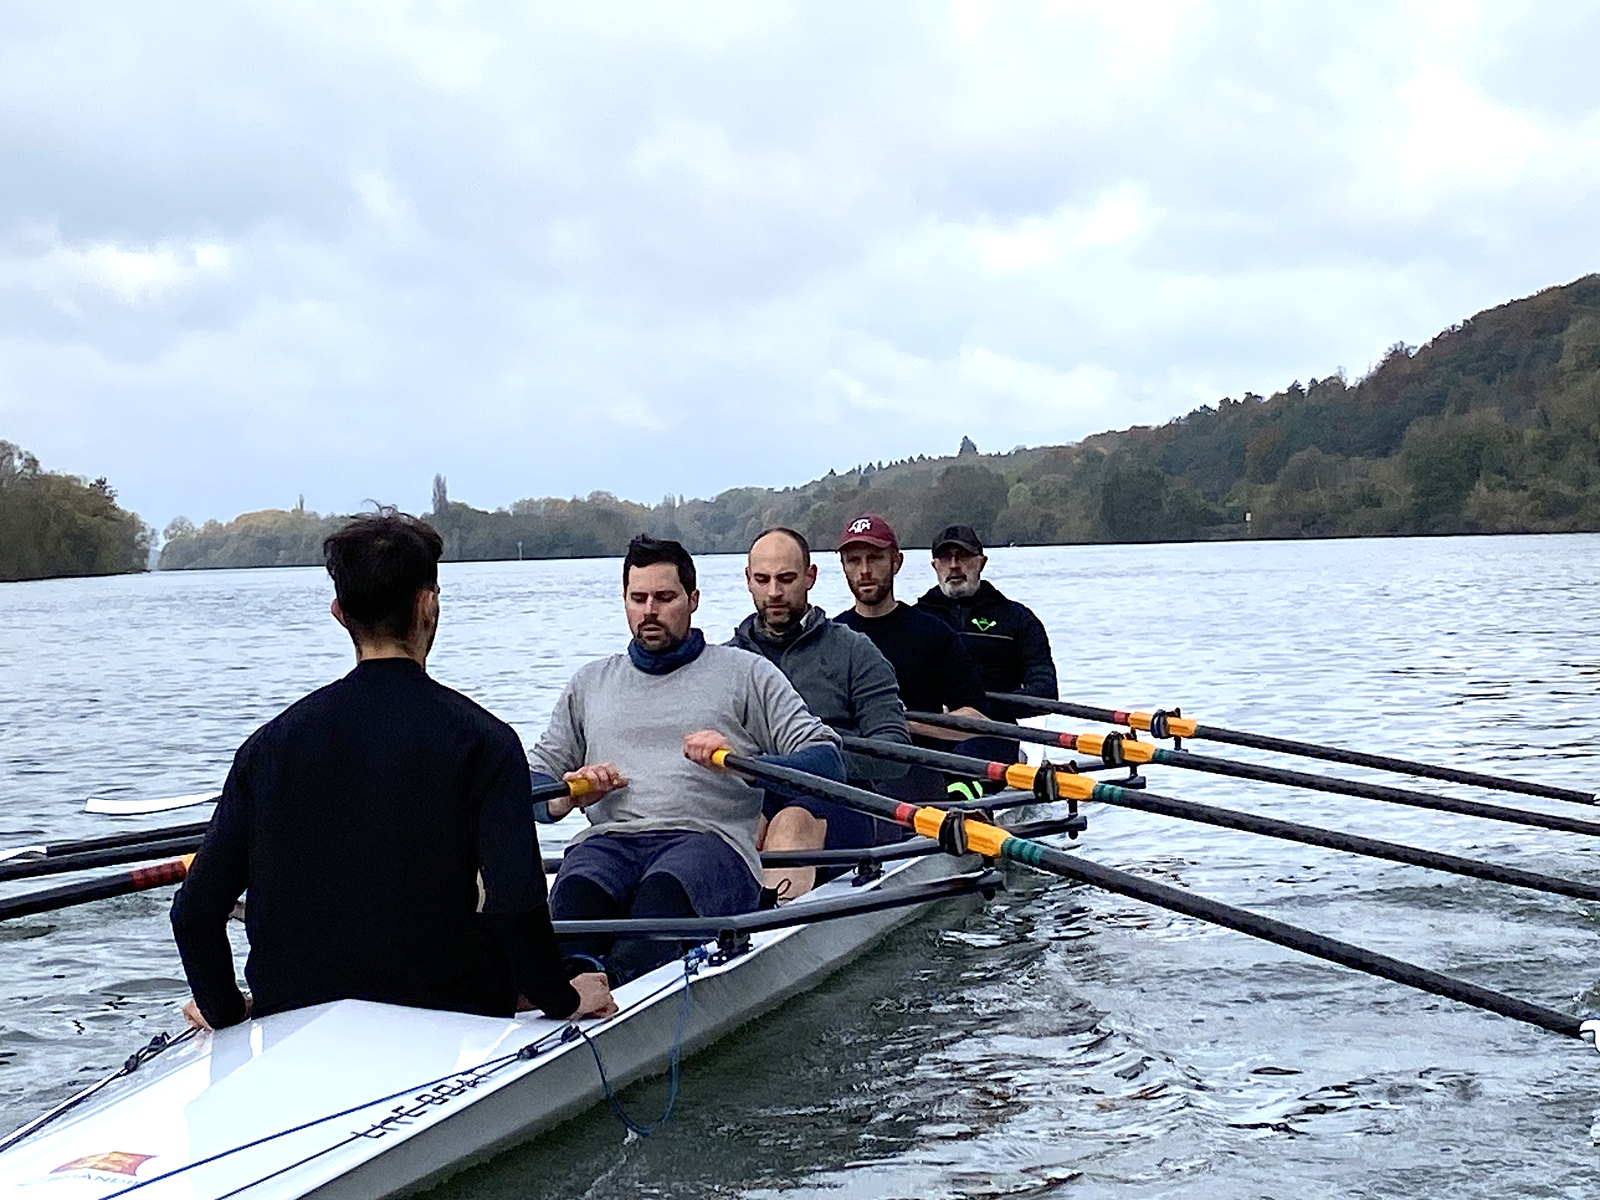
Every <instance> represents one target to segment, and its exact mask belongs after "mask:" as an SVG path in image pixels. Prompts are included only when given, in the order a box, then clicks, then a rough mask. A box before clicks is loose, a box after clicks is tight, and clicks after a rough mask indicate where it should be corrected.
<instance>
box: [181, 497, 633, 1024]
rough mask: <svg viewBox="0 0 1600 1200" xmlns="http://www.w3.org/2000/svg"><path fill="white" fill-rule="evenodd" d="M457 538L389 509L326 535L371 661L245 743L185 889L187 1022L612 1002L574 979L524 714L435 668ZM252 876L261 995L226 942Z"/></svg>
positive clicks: (337, 610) (363, 653)
mask: <svg viewBox="0 0 1600 1200" xmlns="http://www.w3.org/2000/svg"><path fill="white" fill-rule="evenodd" d="M442 549H443V544H442V542H441V541H440V539H439V535H438V533H436V532H435V531H434V530H433V529H432V528H430V527H429V526H428V525H427V524H426V523H424V522H422V521H418V520H416V519H415V518H412V517H407V516H404V515H402V514H399V513H395V512H393V511H392V510H391V511H384V512H379V513H377V514H372V515H368V516H363V517H358V518H357V519H356V520H354V521H353V522H351V523H350V524H349V525H347V526H345V527H344V528H343V529H341V530H339V531H338V532H337V533H334V534H333V535H332V536H330V537H329V538H328V539H327V541H326V542H324V543H323V554H324V556H325V558H326V561H327V566H328V573H329V574H330V575H332V576H333V581H334V590H335V599H334V603H333V615H334V617H335V618H336V619H337V620H338V621H339V623H340V624H341V625H343V626H344V627H345V628H346V629H347V630H348V631H349V633H350V636H351V640H352V641H353V642H354V643H355V651H356V667H355V670H353V671H351V672H350V673H349V674H348V675H346V676H345V677H344V678H343V679H340V680H338V681H336V682H334V683H331V684H329V685H328V686H327V687H324V688H319V689H318V690H317V691H315V692H313V693H312V694H311V695H309V696H307V697H306V698H305V699H303V700H301V701H299V702H298V703H296V704H294V705H292V706H291V707H290V708H289V709H288V710H286V711H285V712H283V713H282V714H280V715H279V716H278V717H276V718H274V719H273V720H272V721H269V722H268V723H267V724H266V725H264V726H262V728H261V729H259V730H257V731H256V733H255V734H254V735H253V736H251V738H250V739H249V740H248V741H246V742H245V744H244V746H243V747H241V748H240V750H239V752H238V754H237V755H236V756H235V758H234V762H233V769H232V770H231V771H229V773H228V780H227V782H226V783H225V784H224V785H223V789H222V797H221V799H220V800H218V802H217V811H216V814H215V815H214V816H213V817H212V818H211V824H210V827H209V828H208V829H207V830H206V835H205V839H204V841H203V842H202V843H201V845H200V849H199V852H198V853H197V854H196V856H195V860H194V864H193V866H192V867H191V868H190V870H189V874H188V877H187V879H185V880H184V884H183V886H182V887H181V888H180V889H179V890H178V894H177V896H176V897H175V898H174V899H173V902H172V931H173V934H174V936H175V938H176V940H177V943H178V953H179V956H180V957H181V958H182V960H183V969H184V973H185V974H186V975H187V976H188V979H189V985H190V987H191V988H193V990H194V999H193V1000H192V1001H190V1002H189V1004H188V1005H186V1006H185V1008H184V1015H185V1016H186V1017H187V1018H188V1019H189V1022H190V1024H192V1025H195V1026H196V1027H199V1028H217V1029H220V1028H222V1027H223V1026H225V1025H233V1024H236V1023H237V1022H239V1021H242V1020H243V1019H244V1018H245V1017H246V1016H247V1015H250V1014H251V1013H252V1012H253V1014H254V1015H255V1016H258V1017H260V1016H269V1015H271V1014H273V1013H279V1012H284V1011H286V1010H288V1009H294V1008H303V1007H305V1006H307V1005H311V1004H320V1003H323V1002H326V1001H332V1000H344V999H353V1000H375V1001H381V1002H383V1003H388V1004H403V1005H410V1006H413V1007H418V1008H440V1009H454V1010H456V1011H459V1012H470V1013H481V1014H484V1015H486V1016H510V1015H511V1014H512V1013H513V1012H514V1011H516V1009H517V1008H518V1000H519V996H520V997H521V998H522V999H524V1000H526V1001H528V1002H531V1003H532V1004H534V1005H537V1006H538V1007H539V1008H541V1009H542V1010H543V1011H544V1012H545V1013H546V1014H547V1015H548V1016H552V1017H558V1018H559V1017H567V1016H571V1015H574V1014H580V1013H599V1014H603V1013H606V1012H615V1011H616V1007H615V1005H614V1004H613V1003H612V1001H611V996H610V993H609V992H608V991H607V988H606V983H605V977H604V976H602V975H599V974H598V973H595V974H590V975H579V976H577V977H576V978H574V979H573V980H572V981H571V982H570V983H569V982H568V979H567V972H566V970H565V968H564V966H563V964H562V961H561V956H560V953H559V952H558V949H557V945H556V937H555V930H554V929H553V927H552V926H551V923H550V914H549V910H548V907H547V905H546V899H545V881H544V871H543V869H542V866H541V862H540V857H539V843H538V840H537V838H536V837H535V836H534V832H533V795H532V791H531V789H530V786H529V778H528V760H527V756H526V755H525V754H524V753H523V750H522V743H521V741H520V740H519V739H518V737H517V734H516V731H515V730H513V729H512V728H511V727H510V726H509V725H507V724H506V723H505V722H503V721H500V720H497V719H496V718H494V717H492V716H490V715H489V714H488V713H487V712H485V711H484V710H483V709H481V708H479V707H478V706H477V705H476V704H474V703H473V702H472V701H470V700H468V699H467V698H466V697H465V696H462V695H460V694H459V693H457V692H454V691H451V690H450V689H449V688H447V687H445V686H444V685H443V684H440V683H437V682H435V681H434V680H432V679H430V678H429V677H428V674H427V672H426V670H425V669H424V667H425V664H426V660H427V657H428V651H429V649H430V648H431V647H432V645H433V635H434V631H435V630H436V629H437V628H438V621H439V587H438V562H439V556H440V552H441V550H442ZM480 886H481V888H482V902H481V905H480V899H479V888H480ZM246 889H248V890H249V893H250V898H249V906H248V909H247V915H246V918H245V928H246V929H247V931H248V933H249V937H250V958H249V962H248V964H247V965H246V967H245V978H246V979H247V980H248V981H249V983H250V986H251V989H252V992H253V1005H252V1003H251V1000H250V999H247V998H246V997H245V996H244V995H243V994H242V993H241V992H240V991H239V987H238V984H237V983H236V981H235V976H234V964H233V951H232V947H231V946H230V944H229V941H228V915H229V913H231V912H232V911H233V907H234V904H235V902H236V901H237V900H238V899H239V896H240V894H241V893H243V892H244V891H245V890H246ZM480 907H481V910H482V911H481V912H480V911H479V909H480Z"/></svg>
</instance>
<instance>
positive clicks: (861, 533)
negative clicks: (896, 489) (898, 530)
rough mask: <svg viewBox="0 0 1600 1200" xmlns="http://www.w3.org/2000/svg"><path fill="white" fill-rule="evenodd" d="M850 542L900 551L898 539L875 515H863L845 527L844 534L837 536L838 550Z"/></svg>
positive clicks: (885, 523)
mask: <svg viewBox="0 0 1600 1200" xmlns="http://www.w3.org/2000/svg"><path fill="white" fill-rule="evenodd" d="M852 542H865V543H866V544H867V545H869V546H877V547H878V548H879V549H880V550H898V549H900V542H899V539H897V538H896V537H895V536H894V530H892V529H890V528H889V522H887V521H885V520H884V519H883V518H882V517H880V516H879V515H878V514H877V513H865V514H863V515H862V516H859V517H857V518H856V519H855V520H854V521H851V522H849V523H848V524H846V525H845V527H844V532H843V533H841V534H840V535H839V549H841V550H843V549H844V548H845V547H846V546H848V545H850V544H851V543H852Z"/></svg>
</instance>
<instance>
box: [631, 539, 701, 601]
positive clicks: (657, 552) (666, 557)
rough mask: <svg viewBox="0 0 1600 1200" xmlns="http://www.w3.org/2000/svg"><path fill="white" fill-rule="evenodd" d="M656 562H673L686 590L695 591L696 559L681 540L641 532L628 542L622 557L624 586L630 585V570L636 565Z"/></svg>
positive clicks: (640, 565) (641, 565)
mask: <svg viewBox="0 0 1600 1200" xmlns="http://www.w3.org/2000/svg"><path fill="white" fill-rule="evenodd" d="M656 563H671V564H672V565H673V566H675V567H677V568H678V582H679V583H680V584H682V585H683V590H684V591H686V592H692V591H694V580H695V575H694V559H693V558H691V557H689V552H688V551H687V550H685V549H684V548H683V544H682V543H681V542H675V541H673V540H672V539H671V538H653V537H651V536H650V535H649V534H648V533H641V534H640V535H639V536H638V537H636V538H634V539H633V541H631V542H629V543H628V553H627V554H626V555H624V556H623V559H622V586H623V589H624V590H626V589H627V586H628V572H629V571H631V570H633V568H634V567H650V566H654V565H655V564H656Z"/></svg>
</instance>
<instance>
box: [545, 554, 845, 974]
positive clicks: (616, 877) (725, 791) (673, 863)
mask: <svg viewBox="0 0 1600 1200" xmlns="http://www.w3.org/2000/svg"><path fill="white" fill-rule="evenodd" d="M622 580H623V606H624V608H625V610H626V613H627V617H628V628H629V630H630V632H631V633H632V634H633V641H632V642H631V643H630V644H629V646H628V651H627V653H625V654H615V655H612V656H611V657H610V658H604V659H600V660H599V661H597V662H592V663H590V664H588V665H587V666H585V667H583V668H582V669H580V670H579V671H578V673H577V674H576V675H574V676H573V678H572V682H571V683H569V684H568V685H567V688H566V690H565V691H564V692H563V693H562V694H561V697H560V699H558V700H557V701H556V706H555V711H554V712H553V713H552V714H551V717H550V727H549V728H548V729H547V730H545V733H544V735H543V736H542V737H541V738H540V739H539V742H538V744H537V745H536V746H534V748H533V750H532V751H531V752H530V754H529V755H528V758H529V764H530V767H531V768H532V771H533V772H534V775H535V779H536V780H538V779H540V778H541V777H542V778H544V779H550V780H553V779H566V780H577V779H582V780H584V781H585V782H586V783H587V784H588V785H589V790H588V791H587V792H586V793H585V794H584V795H582V796H579V797H575V798H572V799H562V800H552V801H550V802H549V803H548V805H547V806H543V811H542V812H541V811H539V808H540V807H541V806H536V811H535V816H536V817H538V818H540V819H543V820H559V819H560V818H561V817H564V816H565V815H566V814H567V813H568V812H570V811H571V810H572V809H573V808H582V809H583V810H584V815H585V816H587V817H588V819H589V828H588V829H586V830H584V831H583V832H581V833H579V834H578V835H577V836H576V837H575V838H574V839H573V840H572V842H571V844H570V845H569V847H568V849H567V852H566V855H565V856H564V857H563V859H562V862H561V869H560V871H559V872H558V873H557V875H556V881H555V884H554V886H553V887H552V889H551V895H550V911H551V915H552V916H554V917H555V918H556V919H558V920H588V919H600V920H605V919H612V918H617V917H675V916H706V917H709V916H725V915H727V914H729V913H736V912H743V911H748V910H751V909H754V908H755V907H756V904H757V899H758V893H759V886H760V885H759V882H758V878H757V876H758V874H759V872H760V870H761V859H760V856H759V854H758V853H757V851H756V833H757V822H758V821H759V820H760V818H761V805H762V798H763V794H764V793H763V791H762V789H760V788H758V787H752V786H751V785H749V784H747V783H746V782H745V781H744V779H743V778H742V777H741V776H739V775H736V774H734V773H732V772H729V771H725V770H722V769H721V768H719V767H714V766H713V765H712V761H711V756H712V755H713V754H714V753H715V752H716V751H717V750H720V749H729V750H732V751H734V752H735V753H738V754H744V755H750V756H760V757H767V758H770V759H771V760H773V761H776V762H779V763H782V764H783V765H785V766H790V767H795V768H797V769H800V770H805V771H810V772H812V773H813V774H818V775H823V776H825V777H827V778H830V779H835V780H841V779H843V778H844V762H843V760H842V759H841V757H840V754H839V738H838V735H837V734H835V733H834V732H833V730H831V729H829V728H828V727H827V726H826V725H824V724H823V723H822V722H821V721H819V720H818V719H817V718H816V717H815V716H813V715H812V714H811V713H810V712H808V711H807V710H806V707H805V704H804V703H803V702H802V701H801V699H800V697H799V695H797V694H796V692H795V690H794V688H793V687H791V686H790V684H789V682H788V680H786V679H785V678H784V677H783V674H782V672H780V671H779V670H778V669H777V668H776V667H774V666H773V665H772V664H771V663H770V662H768V661H767V660H766V659H764V658H762V657H760V656H759V655H754V654H750V653H747V652H746V651H743V650H737V649H734V648H732V647H728V646H708V645H706V641H705V637H704V635H703V634H701V632H700V631H699V630H698V629H694V628H693V627H692V625H691V620H692V618H693V615H694V612H695V610H696V609H697V608H698V607H699V603H700V593H699V591H698V590H696V587H695V569H694V560H693V559H692V558H690V556H689V554H688V552H687V551H686V550H684V548H683V547H682V546H680V545H679V544H678V543H677V542H671V541H658V540H656V539H655V538H650V537H646V536H642V535H641V536H640V537H636V538H634V539H633V542H632V543H631V544H630V545H629V547H628V554H627V557H626V558H625V559H624V560H623V567H622ZM563 953H564V954H565V956H566V958H567V960H568V968H569V970H591V969H593V968H594V966H596V965H599V966H603V967H604V969H605V970H606V972H607V974H608V975H609V976H610V977H611V979H612V981H613V983H614V984H616V983H623V982H626V981H627V980H628V979H631V978H634V977H636V976H638V975H641V974H643V973H644V972H645V971H648V970H650V969H651V968H653V967H655V966H658V965H660V964H661V963H663V962H666V961H667V960H669V959H670V958H673V957H675V955H676V953H677V948H676V947H675V946H674V945H673V944H672V943H670V942H652V941H648V940H646V939H642V938H619V939H617V940H616V941H615V942H614V943H613V942H611V941H610V940H609V939H604V938H583V939H567V940H566V941H564V943H563Z"/></svg>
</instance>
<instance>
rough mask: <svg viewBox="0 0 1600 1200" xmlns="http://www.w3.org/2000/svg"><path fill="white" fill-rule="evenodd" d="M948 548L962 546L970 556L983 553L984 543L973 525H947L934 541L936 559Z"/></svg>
mask: <svg viewBox="0 0 1600 1200" xmlns="http://www.w3.org/2000/svg"><path fill="white" fill-rule="evenodd" d="M946 546H960V547H961V548H962V549H963V550H965V551H966V552H967V553H968V554H982V553H983V542H982V540H981V539H980V538H979V537H978V534H977V532H976V531H975V530H974V529H973V528H972V526H971V525H946V526H945V527H944V528H943V529H941V530H940V531H939V536H938V537H936V538H934V539H933V553H934V557H935V558H937V557H938V555H939V551H941V550H943V549H944V548H945V547H946Z"/></svg>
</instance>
